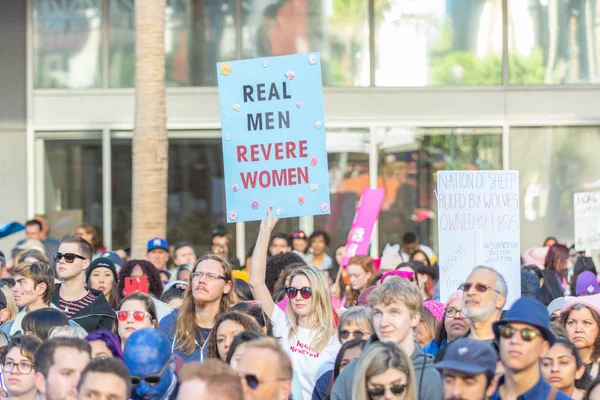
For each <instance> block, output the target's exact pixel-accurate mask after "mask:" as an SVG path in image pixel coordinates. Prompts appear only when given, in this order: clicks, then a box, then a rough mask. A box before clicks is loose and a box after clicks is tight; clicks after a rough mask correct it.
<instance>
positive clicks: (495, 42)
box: [375, 0, 525, 86]
mask: <svg viewBox="0 0 600 400" xmlns="http://www.w3.org/2000/svg"><path fill="white" fill-rule="evenodd" d="M519 1H521V0H519ZM523 1H525V0H523ZM375 6H376V9H375V64H376V65H375V84H376V85H377V86H429V85H434V86H439V85H499V84H501V83H502V2H501V1H497V0H428V1H414V0H387V1H378V0H375Z"/></svg>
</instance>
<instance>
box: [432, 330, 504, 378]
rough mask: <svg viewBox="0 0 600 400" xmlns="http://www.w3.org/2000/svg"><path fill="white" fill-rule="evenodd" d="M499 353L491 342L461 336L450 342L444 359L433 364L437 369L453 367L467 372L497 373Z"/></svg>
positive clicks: (455, 369)
mask: <svg viewBox="0 0 600 400" xmlns="http://www.w3.org/2000/svg"><path fill="white" fill-rule="evenodd" d="M497 358H498V357H497V354H496V352H495V351H494V349H493V348H492V346H491V345H490V344H487V343H485V342H482V341H479V340H472V339H466V338H460V339H456V340H453V341H452V342H450V343H449V344H448V346H447V348H446V353H445V354H444V358H443V359H442V361H440V362H438V363H435V364H433V366H434V367H435V368H437V369H452V370H454V371H459V372H463V373H465V374H475V375H477V374H483V373H486V372H490V373H492V375H493V374H494V373H496V361H497Z"/></svg>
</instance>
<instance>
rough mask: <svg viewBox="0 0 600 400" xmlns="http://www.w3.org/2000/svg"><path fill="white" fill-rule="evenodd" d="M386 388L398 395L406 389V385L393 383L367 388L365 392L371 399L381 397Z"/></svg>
mask: <svg viewBox="0 0 600 400" xmlns="http://www.w3.org/2000/svg"><path fill="white" fill-rule="evenodd" d="M388 389H389V391H390V392H392V394H393V395H400V394H402V393H404V391H405V390H406V385H394V386H390V387H379V388H373V389H367V393H369V396H371V398H372V399H378V398H380V397H382V396H383V395H384V394H385V392H386V391H387V390H388Z"/></svg>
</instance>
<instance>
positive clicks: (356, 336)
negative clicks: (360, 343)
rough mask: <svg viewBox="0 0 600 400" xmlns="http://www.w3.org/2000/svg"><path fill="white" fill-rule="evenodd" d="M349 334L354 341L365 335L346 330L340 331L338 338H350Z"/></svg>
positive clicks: (360, 332) (361, 332)
mask: <svg viewBox="0 0 600 400" xmlns="http://www.w3.org/2000/svg"><path fill="white" fill-rule="evenodd" d="M350 334H352V336H353V337H354V339H362V338H363V337H364V336H365V335H366V333H365V332H363V331H354V332H350V331H349V330H346V329H342V330H341V331H340V337H341V338H342V339H344V340H346V339H348V337H350Z"/></svg>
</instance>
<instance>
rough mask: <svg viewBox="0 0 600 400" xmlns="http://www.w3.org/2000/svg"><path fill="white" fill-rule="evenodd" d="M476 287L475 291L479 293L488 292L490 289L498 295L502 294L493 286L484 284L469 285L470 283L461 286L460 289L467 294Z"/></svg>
mask: <svg viewBox="0 0 600 400" xmlns="http://www.w3.org/2000/svg"><path fill="white" fill-rule="evenodd" d="M473 286H475V290H477V291H478V292H479V293H485V292H487V291H488V289H491V290H493V291H494V292H496V293H498V294H502V293H500V292H499V291H497V290H496V289H494V288H493V287H491V286H488V285H486V284H484V283H469V282H465V283H463V284H462V285H460V286H459V287H458V288H459V289H460V290H462V291H463V292H465V293H467V292H468V291H469V290H471V288H472V287H473Z"/></svg>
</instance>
